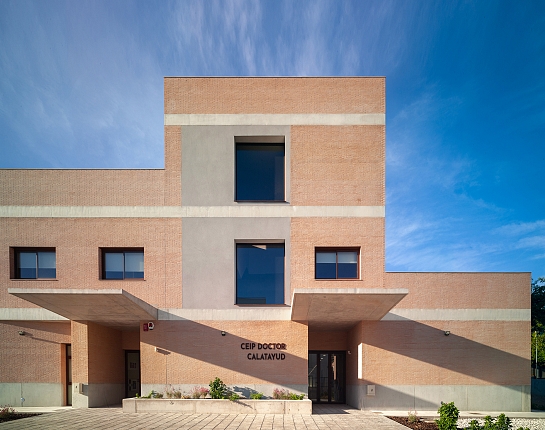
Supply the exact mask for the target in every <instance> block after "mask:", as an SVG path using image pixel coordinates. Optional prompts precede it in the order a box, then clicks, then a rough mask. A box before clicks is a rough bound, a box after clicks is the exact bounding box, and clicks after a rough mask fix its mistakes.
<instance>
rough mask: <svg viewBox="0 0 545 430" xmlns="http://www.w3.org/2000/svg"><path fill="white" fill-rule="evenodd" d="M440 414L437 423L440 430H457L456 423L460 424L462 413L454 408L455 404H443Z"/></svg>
mask: <svg viewBox="0 0 545 430" xmlns="http://www.w3.org/2000/svg"><path fill="white" fill-rule="evenodd" d="M438 412H439V419H438V420H436V421H435V422H436V423H437V427H438V428H439V430H457V426H456V423H457V422H458V417H459V416H460V411H459V410H458V408H457V407H456V406H454V402H450V403H443V402H441V407H440V408H439V410H438Z"/></svg>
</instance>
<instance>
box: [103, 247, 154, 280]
mask: <svg viewBox="0 0 545 430" xmlns="http://www.w3.org/2000/svg"><path fill="white" fill-rule="evenodd" d="M143 278H144V249H143V248H128V249H117V248H116V249H113V248H103V249H102V279H143Z"/></svg>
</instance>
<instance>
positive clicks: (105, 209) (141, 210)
mask: <svg viewBox="0 0 545 430" xmlns="http://www.w3.org/2000/svg"><path fill="white" fill-rule="evenodd" d="M384 216H385V209H384V206H290V205H287V204H285V205H282V204H280V205H268V204H263V205H233V206H0V218H234V217H241V218H312V217H338V218H383V217H384Z"/></svg>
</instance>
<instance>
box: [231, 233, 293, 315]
mask: <svg viewBox="0 0 545 430" xmlns="http://www.w3.org/2000/svg"><path fill="white" fill-rule="evenodd" d="M259 245H276V246H277V247H280V246H281V247H282V249H283V251H284V256H283V265H282V299H281V301H280V302H279V303H249V302H247V303H239V296H238V272H237V270H238V248H239V246H259ZM235 305H236V306H285V305H286V242H285V241H284V240H240V241H239V240H236V241H235Z"/></svg>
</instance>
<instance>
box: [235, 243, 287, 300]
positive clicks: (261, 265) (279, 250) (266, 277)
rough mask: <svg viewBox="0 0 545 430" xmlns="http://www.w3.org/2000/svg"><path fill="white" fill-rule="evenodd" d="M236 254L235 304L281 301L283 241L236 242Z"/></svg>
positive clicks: (282, 295) (282, 296)
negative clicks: (260, 242)
mask: <svg viewBox="0 0 545 430" xmlns="http://www.w3.org/2000/svg"><path fill="white" fill-rule="evenodd" d="M236 254H237V255H236V258H237V262H236V272H237V299H236V302H237V304H239V305H246V304H260V305H279V304H284V255H285V252H284V244H283V243H262V244H255V243H251V244H249V243H237V245H236Z"/></svg>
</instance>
